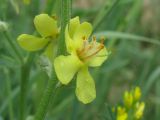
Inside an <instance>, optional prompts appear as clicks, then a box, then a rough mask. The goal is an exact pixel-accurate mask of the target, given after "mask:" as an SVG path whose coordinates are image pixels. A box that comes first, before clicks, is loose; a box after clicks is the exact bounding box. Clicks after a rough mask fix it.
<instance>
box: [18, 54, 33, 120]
mask: <svg viewBox="0 0 160 120" xmlns="http://www.w3.org/2000/svg"><path fill="white" fill-rule="evenodd" d="M32 61H33V55H32V54H31V55H30V56H29V58H28V60H27V62H26V63H25V64H23V65H22V66H21V81H20V82H21V83H20V84H21V88H20V120H24V119H25V116H26V115H25V110H26V96H27V88H28V81H29V80H28V79H29V75H30V68H31V63H32Z"/></svg>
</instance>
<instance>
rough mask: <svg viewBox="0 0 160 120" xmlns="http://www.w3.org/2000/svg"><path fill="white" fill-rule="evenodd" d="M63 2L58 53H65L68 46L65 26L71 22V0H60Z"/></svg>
mask: <svg viewBox="0 0 160 120" xmlns="http://www.w3.org/2000/svg"><path fill="white" fill-rule="evenodd" d="M60 2H61V32H60V37H59V40H58V42H59V43H58V46H60V47H59V50H58V55H60V54H65V50H66V46H65V37H64V34H65V28H66V25H67V24H68V23H69V20H70V18H71V0H60Z"/></svg>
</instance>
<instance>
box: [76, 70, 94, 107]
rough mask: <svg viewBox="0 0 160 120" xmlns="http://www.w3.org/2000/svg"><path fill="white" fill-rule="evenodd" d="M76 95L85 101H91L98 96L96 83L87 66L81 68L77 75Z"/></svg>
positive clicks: (85, 102)
mask: <svg viewBox="0 0 160 120" xmlns="http://www.w3.org/2000/svg"><path fill="white" fill-rule="evenodd" d="M76 95H77V97H78V99H79V100H80V101H81V102H82V103H84V104H87V103H90V102H92V101H93V100H94V99H95V98H96V89H95V83H94V80H93V79H92V77H91V75H90V73H89V72H88V68H87V67H83V68H81V69H80V71H79V72H78V75H77V86H76Z"/></svg>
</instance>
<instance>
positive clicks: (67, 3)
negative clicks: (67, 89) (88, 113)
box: [35, 0, 71, 120]
mask: <svg viewBox="0 0 160 120" xmlns="http://www.w3.org/2000/svg"><path fill="white" fill-rule="evenodd" d="M60 2H61V3H60V4H61V32H60V37H59V40H58V48H59V49H58V53H57V54H58V55H61V54H65V51H66V46H65V40H64V33H65V27H66V25H67V24H68V22H69V19H70V16H71V0H60ZM53 77H54V78H53V79H50V80H49V82H48V85H47V88H46V91H45V93H44V95H43V97H42V99H41V102H40V105H39V107H38V110H37V112H36V114H35V120H43V119H44V118H45V115H46V113H47V109H48V105H49V102H50V99H51V96H52V94H53V92H54V95H55V92H56V90H57V88H58V86H57V85H56V84H55V83H56V81H57V78H56V75H55V72H54V75H53Z"/></svg>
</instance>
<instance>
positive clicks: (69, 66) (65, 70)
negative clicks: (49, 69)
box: [54, 55, 82, 84]
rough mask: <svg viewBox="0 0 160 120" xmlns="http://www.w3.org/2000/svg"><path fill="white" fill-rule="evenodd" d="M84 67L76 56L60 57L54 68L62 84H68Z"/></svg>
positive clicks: (56, 60)
mask: <svg viewBox="0 0 160 120" xmlns="http://www.w3.org/2000/svg"><path fill="white" fill-rule="evenodd" d="M81 65H82V63H81V61H79V59H78V58H77V56H75V55H69V56H63V55H61V56H59V57H57V58H55V60H54V68H55V72H56V74H57V77H58V79H59V80H60V82H61V83H62V84H68V83H69V82H70V81H71V80H72V78H73V76H74V75H75V73H76V72H77V71H78V69H79V68H80V66H81Z"/></svg>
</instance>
